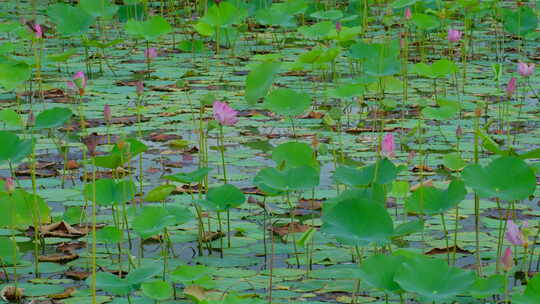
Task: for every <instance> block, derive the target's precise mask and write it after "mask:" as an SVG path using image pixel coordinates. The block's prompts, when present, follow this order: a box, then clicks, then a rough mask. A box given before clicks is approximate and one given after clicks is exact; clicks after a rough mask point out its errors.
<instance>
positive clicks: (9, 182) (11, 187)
mask: <svg viewBox="0 0 540 304" xmlns="http://www.w3.org/2000/svg"><path fill="white" fill-rule="evenodd" d="M4 188H5V190H6V192H7V193H13V191H15V181H14V180H13V178H11V177H8V178H6V181H5V184H4Z"/></svg>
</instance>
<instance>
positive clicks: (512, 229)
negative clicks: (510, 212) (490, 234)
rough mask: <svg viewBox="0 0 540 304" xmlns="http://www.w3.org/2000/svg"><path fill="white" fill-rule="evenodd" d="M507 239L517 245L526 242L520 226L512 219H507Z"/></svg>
mask: <svg viewBox="0 0 540 304" xmlns="http://www.w3.org/2000/svg"><path fill="white" fill-rule="evenodd" d="M505 236H506V239H507V240H508V241H509V242H510V243H511V244H512V245H515V246H522V245H523V244H525V241H524V236H523V233H521V230H520V229H519V227H518V226H517V225H516V224H515V223H514V221H512V220H508V221H507V229H506V234H505Z"/></svg>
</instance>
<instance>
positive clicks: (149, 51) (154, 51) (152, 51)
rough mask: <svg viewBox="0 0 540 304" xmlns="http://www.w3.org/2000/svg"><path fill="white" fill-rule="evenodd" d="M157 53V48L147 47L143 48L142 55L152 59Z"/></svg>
mask: <svg viewBox="0 0 540 304" xmlns="http://www.w3.org/2000/svg"><path fill="white" fill-rule="evenodd" d="M157 55H158V54H157V49H156V48H149V49H146V50H144V57H145V58H146V59H150V60H152V59H154V58H156V57H157Z"/></svg>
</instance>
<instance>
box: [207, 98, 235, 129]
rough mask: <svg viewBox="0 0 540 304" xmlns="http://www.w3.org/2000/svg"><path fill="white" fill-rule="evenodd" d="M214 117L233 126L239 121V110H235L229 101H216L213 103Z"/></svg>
mask: <svg viewBox="0 0 540 304" xmlns="http://www.w3.org/2000/svg"><path fill="white" fill-rule="evenodd" d="M212 109H213V111H214V119H215V120H217V121H218V122H219V123H220V124H222V125H224V126H232V125H234V124H236V123H237V122H238V118H236V115H237V114H238V112H236V111H235V110H233V109H232V108H231V107H230V106H229V105H228V104H227V103H225V102H220V101H214V104H213V105H212Z"/></svg>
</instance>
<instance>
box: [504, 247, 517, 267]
mask: <svg viewBox="0 0 540 304" xmlns="http://www.w3.org/2000/svg"><path fill="white" fill-rule="evenodd" d="M501 264H502V265H503V269H504V271H506V272H508V271H510V270H511V269H512V267H514V258H513V257H512V249H511V248H510V247H506V250H505V251H504V255H503V256H502V257H501Z"/></svg>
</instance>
